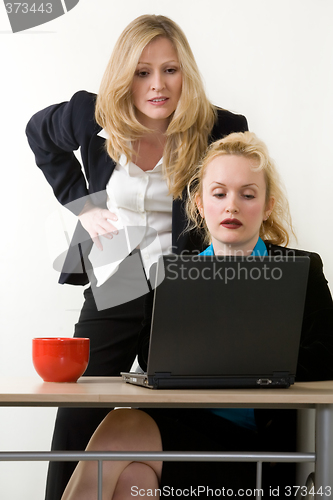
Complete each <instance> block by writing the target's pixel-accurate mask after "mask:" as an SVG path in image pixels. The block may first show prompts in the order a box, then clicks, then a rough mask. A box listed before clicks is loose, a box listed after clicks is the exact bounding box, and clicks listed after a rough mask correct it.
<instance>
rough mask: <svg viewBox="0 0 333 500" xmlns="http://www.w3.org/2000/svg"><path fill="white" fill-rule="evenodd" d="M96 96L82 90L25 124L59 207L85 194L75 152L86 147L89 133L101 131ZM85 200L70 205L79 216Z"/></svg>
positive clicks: (85, 183)
mask: <svg viewBox="0 0 333 500" xmlns="http://www.w3.org/2000/svg"><path fill="white" fill-rule="evenodd" d="M95 100H96V95H95V94H91V93H88V92H85V91H80V92H77V93H76V94H74V96H73V97H72V99H71V100H70V101H69V102H63V103H60V104H56V105H53V106H49V107H47V108H45V109H43V110H41V111H39V112H38V113H36V114H35V115H34V116H33V117H32V118H31V119H30V121H29V122H28V124H27V127H26V134H27V138H28V142H29V145H30V147H31V149H32V151H33V152H34V154H35V159H36V164H37V166H38V167H39V168H40V169H41V170H42V172H43V174H44V175H45V177H46V179H47V181H48V183H49V184H50V185H51V187H52V189H53V191H54V194H55V196H56V198H57V199H58V201H59V202H60V203H61V204H62V205H67V204H68V203H70V202H73V201H75V200H79V199H80V198H83V197H85V196H87V195H88V189H87V182H86V178H85V177H87V179H89V172H87V171H86V172H85V175H84V173H83V171H82V167H81V164H80V162H79V161H78V160H77V158H76V156H75V154H74V151H75V150H77V149H78V148H79V147H81V148H82V149H84V148H87V145H88V144H89V140H90V137H91V136H92V134H93V133H94V132H96V131H98V130H100V129H101V127H99V126H98V125H97V123H96V122H95V120H94V111H95ZM84 203H85V199H84V198H83V199H82V202H81V203H80V202H79V201H78V202H77V203H75V204H73V203H72V204H71V206H70V208H71V210H72V211H73V212H74V213H75V214H76V215H78V214H79V213H80V211H81V210H82V208H83V205H84Z"/></svg>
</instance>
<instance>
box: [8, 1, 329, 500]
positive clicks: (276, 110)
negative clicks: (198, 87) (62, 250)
mask: <svg viewBox="0 0 333 500" xmlns="http://www.w3.org/2000/svg"><path fill="white" fill-rule="evenodd" d="M146 13H151V14H153V13H154V14H164V15H167V16H170V17H171V18H172V19H174V20H175V21H176V22H178V23H179V24H180V26H181V27H182V28H183V30H184V31H185V33H186V34H187V36H188V39H189V41H190V44H191V46H192V49H193V51H194V54H195V56H196V59H197V62H198V65H199V68H200V70H201V73H202V75H203V78H204V81H205V84H206V88H207V92H208V95H209V97H210V98H211V100H212V101H213V102H214V103H216V104H218V105H220V106H222V107H225V108H228V109H230V110H232V111H236V112H240V113H242V114H245V115H246V117H247V118H248V122H249V126H250V129H251V130H253V131H254V132H256V133H257V134H258V135H259V137H261V138H262V139H263V140H264V141H265V142H266V143H267V144H268V146H269V148H270V151H271V155H272V156H273V157H274V158H275V160H276V162H277V164H278V166H279V168H280V171H281V173H282V176H283V178H284V181H285V184H286V187H287V191H288V194H289V198H290V203H291V211H292V215H293V219H294V224H295V228H296V231H297V234H298V243H297V245H298V246H299V247H300V248H304V249H307V250H315V251H317V252H318V253H320V254H321V256H322V258H323V260H324V263H325V273H326V276H327V278H328V280H329V281H330V282H331V283H333V256H332V248H333V231H332V216H333V210H332V201H331V199H332V185H333V161H332V140H333V139H332V137H333V122H332V121H333V93H332V89H333V31H332V19H333V3H332V1H331V0H250V1H249V0H205V1H204V0H182V1H179V0H168V1H167V2H163V3H161V2H160V3H157V2H156V1H151V0H140V1H137V0H124V1H122V2H119V1H112V0H98V1H94V0H81V1H80V2H79V4H78V5H77V6H76V7H75V8H74V9H73V10H72V11H70V12H69V13H68V14H66V15H65V16H62V17H60V18H58V19H56V20H54V21H52V22H50V23H48V24H46V25H43V26H40V27H37V28H34V29H31V30H28V31H26V32H22V33H17V34H12V33H11V31H10V25H9V22H8V19H7V17H6V13H5V9H4V7H1V6H0V54H1V78H0V89H1V98H2V103H1V119H0V127H1V135H0V141H1V149H0V155H1V156H0V157H1V170H2V172H3V173H2V180H4V176H5V184H3V185H4V186H5V188H3V189H1V196H0V203H1V238H2V243H1V259H0V266H1V277H2V287H1V306H2V311H1V315H0V324H1V330H0V331H1V335H0V376H6V375H12V376H14V375H18V376H35V372H34V369H33V366H32V362H31V339H32V338H33V337H35V336H60V335H61V336H71V335H72V332H73V324H74V323H75V321H76V320H77V317H78V314H79V309H80V306H81V304H82V289H81V288H80V287H70V286H60V285H58V284H57V278H58V274H57V272H56V271H54V270H53V269H52V266H51V260H50V258H49V253H48V246H47V242H46V232H45V224H46V221H47V220H48V217H49V216H50V215H51V214H52V213H53V212H54V210H55V209H56V202H55V201H54V199H53V195H52V192H51V188H50V187H49V186H48V185H47V183H46V182H45V180H44V178H43V176H42V174H41V172H40V171H39V170H38V169H37V168H36V166H35V164H34V158H33V155H32V153H31V152H30V150H29V148H28V144H27V142H26V139H25V134H24V129H25V125H26V123H27V121H28V119H29V118H30V116H31V115H32V114H33V113H34V112H36V111H37V110H39V109H41V108H43V107H45V106H47V105H49V104H52V103H56V102H60V101H62V100H67V99H68V98H70V97H71V95H72V94H73V93H74V92H75V91H77V90H79V89H86V90H90V91H95V92H97V91H98V87H99V82H100V79H101V76H102V74H103V71H104V68H105V66H106V63H107V60H108V58H109V55H110V53H111V50H112V47H113V45H114V42H115V40H116V39H117V37H118V36H119V34H120V32H121V31H122V30H123V28H124V27H125V26H126V25H127V24H128V23H129V22H130V21H131V20H132V19H134V18H135V17H137V16H139V15H141V14H146ZM8 186H11V187H12V189H11V190H9V189H8ZM33 277H34V278H33ZM54 415H55V410H54V409H51V408H45V409H33V408H30V409H29V408H26V409H25V408H0V422H1V425H0V449H1V450H9V449H15V450H47V449H49V446H50V440H51V436H52V430H53V421H54ZM45 475H46V464H44V463H33V464H27V463H7V464H4V463H0V498H1V500H19V499H21V498H25V499H26V500H41V499H42V498H43V492H44V485H45Z"/></svg>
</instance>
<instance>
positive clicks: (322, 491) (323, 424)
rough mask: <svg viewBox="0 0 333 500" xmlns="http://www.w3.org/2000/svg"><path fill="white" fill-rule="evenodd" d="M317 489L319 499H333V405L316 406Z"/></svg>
mask: <svg viewBox="0 0 333 500" xmlns="http://www.w3.org/2000/svg"><path fill="white" fill-rule="evenodd" d="M321 487H322V488H321ZM315 491H316V493H317V494H316V499H317V500H319V499H320V500H324V499H327V500H332V495H333V405H317V407H316V468H315Z"/></svg>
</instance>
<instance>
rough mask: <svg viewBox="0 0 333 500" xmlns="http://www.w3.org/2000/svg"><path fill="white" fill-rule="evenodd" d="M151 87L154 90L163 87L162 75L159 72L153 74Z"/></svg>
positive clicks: (156, 90)
mask: <svg viewBox="0 0 333 500" xmlns="http://www.w3.org/2000/svg"><path fill="white" fill-rule="evenodd" d="M151 89H152V90H154V91H155V92H160V91H161V90H162V89H164V80H163V76H162V75H161V74H160V73H159V72H156V73H154V75H153V79H152V83H151Z"/></svg>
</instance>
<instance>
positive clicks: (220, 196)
mask: <svg viewBox="0 0 333 500" xmlns="http://www.w3.org/2000/svg"><path fill="white" fill-rule="evenodd" d="M213 196H215V198H224V197H225V193H214V194H213Z"/></svg>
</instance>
